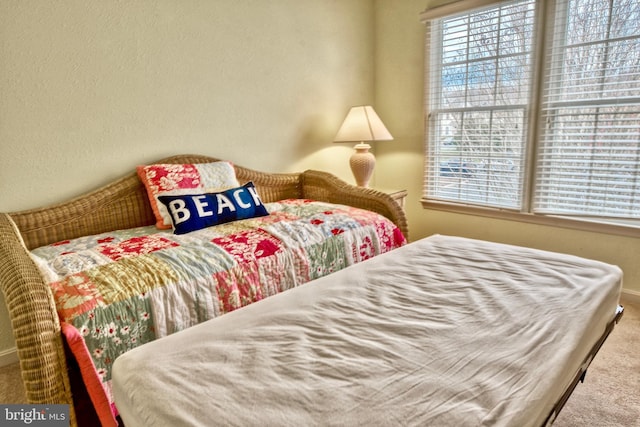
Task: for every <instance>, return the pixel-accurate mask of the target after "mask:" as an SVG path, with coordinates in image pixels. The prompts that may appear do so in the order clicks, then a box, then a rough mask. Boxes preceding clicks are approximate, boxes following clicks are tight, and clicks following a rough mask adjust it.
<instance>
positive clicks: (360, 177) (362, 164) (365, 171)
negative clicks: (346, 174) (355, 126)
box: [349, 142, 376, 187]
mask: <svg viewBox="0 0 640 427" xmlns="http://www.w3.org/2000/svg"><path fill="white" fill-rule="evenodd" d="M353 148H355V150H356V152H355V153H353V154H352V155H351V158H350V159H349V166H351V172H352V173H353V177H354V178H355V179H356V184H357V185H358V186H359V187H368V186H369V180H370V179H371V175H372V174H373V169H374V168H375V166H376V158H375V157H374V155H373V154H372V153H370V152H369V148H371V146H370V145H369V144H365V143H362V142H361V143H360V144H358V145H356V146H355V147H353Z"/></svg>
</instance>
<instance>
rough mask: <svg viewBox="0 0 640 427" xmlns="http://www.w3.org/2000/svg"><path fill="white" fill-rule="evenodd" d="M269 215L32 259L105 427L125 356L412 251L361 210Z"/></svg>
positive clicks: (293, 209) (98, 238)
mask: <svg viewBox="0 0 640 427" xmlns="http://www.w3.org/2000/svg"><path fill="white" fill-rule="evenodd" d="M267 209H268V211H269V213H270V215H268V216H265V217H259V218H254V219H249V220H243V221H237V222H233V223H228V224H224V225H219V226H216V227H211V228H206V229H203V230H199V231H195V232H192V233H188V234H184V235H174V234H173V233H172V232H171V231H170V230H158V229H156V228H155V226H150V227H141V228H135V229H128V230H120V231H114V232H110V233H105V234H100V235H95V236H87V237H82V238H78V239H74V240H71V241H62V242H57V243H54V244H52V245H49V246H45V247H41V248H38V249H35V250H33V251H32V258H33V259H34V261H35V262H36V264H37V265H38V266H39V268H40V270H41V272H42V274H43V276H44V278H45V280H47V282H48V283H50V286H51V290H52V292H53V296H54V300H55V302H56V307H57V311H58V315H59V317H60V320H61V322H62V326H63V333H64V334H65V336H66V338H67V341H68V342H69V344H70V347H71V349H72V352H73V353H74V356H75V357H76V359H77V360H78V362H79V364H80V366H81V371H82V375H83V379H84V381H85V383H86V384H87V389H88V391H89V394H90V396H91V398H92V401H93V403H94V405H95V406H96V410H97V412H98V415H99V416H100V417H101V420H102V421H105V418H110V417H111V418H112V419H113V416H114V415H115V414H116V410H115V408H114V406H113V397H112V391H111V367H112V364H113V362H114V361H115V359H116V358H117V357H118V356H119V355H121V354H123V353H124V352H126V351H128V350H131V349H133V348H135V347H138V346H140V345H142V344H144V343H147V342H150V341H153V340H155V339H157V338H160V337H163V336H166V335H169V334H172V333H174V332H177V331H180V330H183V329H185V328H188V327H190V326H192V325H195V324H198V323H201V322H203V321H205V320H208V319H211V318H214V317H217V316H219V315H221V314H224V313H227V312H230V311H232V310H235V309H237V308H240V307H243V306H245V305H247V304H250V303H252V302H255V301H259V300H261V299H264V298H266V297H268V296H271V295H274V294H277V293H279V292H282V291H285V290H287V289H289V288H293V287H295V286H298V285H300V284H303V283H305V282H308V281H310V280H312V279H315V278H318V277H321V276H325V275H327V274H329V273H331V272H334V271H337V270H340V269H342V268H344V267H346V266H348V265H351V264H354V263H357V262H360V261H363V260H366V259H369V258H371V257H373V256H375V255H378V254H381V253H385V252H388V251H390V250H392V249H394V248H397V247H400V246H403V245H404V244H405V243H406V241H405V238H404V236H403V235H402V233H401V232H400V230H399V229H398V228H397V227H396V226H395V225H394V224H393V223H392V222H390V221H389V220H387V219H386V218H384V217H382V216H380V215H378V214H376V213H373V212H369V211H365V210H361V209H356V208H352V207H348V206H343V205H331V204H327V203H323V202H317V201H311V200H297V199H296V200H293V199H292V200H284V201H280V202H277V203H270V204H267ZM105 408H107V409H105ZM105 412H109V413H108V414H105ZM107 424H108V423H107Z"/></svg>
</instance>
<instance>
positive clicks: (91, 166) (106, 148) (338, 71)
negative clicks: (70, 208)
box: [0, 0, 374, 362]
mask: <svg viewBox="0 0 640 427" xmlns="http://www.w3.org/2000/svg"><path fill="white" fill-rule="evenodd" d="M373 12H374V11H373V3H372V1H371V0H339V1H338V0H336V1H328V0H268V1H267V0H184V1H183V0H147V1H145V0H124V1H115V0H61V1H40V0H1V1H0V58H1V59H0V211H1V212H5V211H13V210H19V209H27V208H34V207H38V206H41V205H44V204H48V203H52V202H56V201H60V200H63V199H65V198H68V197H71V196H76V195H78V194H80V193H82V192H84V191H87V190H89V189H93V188H95V187H97V186H99V185H102V184H104V183H106V182H107V181H109V180H111V179H113V178H115V177H119V176H121V175H122V174H125V173H129V172H131V171H133V168H134V166H135V165H137V164H139V163H143V162H146V161H153V160H157V159H160V158H162V157H165V156H168V155H172V154H177V153H201V154H208V155H213V156H217V157H221V158H225V159H229V160H232V161H234V162H236V163H238V164H240V165H243V166H247V167H252V168H256V169H260V170H266V171H283V172H285V171H298V170H304V169H308V168H320V169H326V170H331V171H332V172H334V173H336V174H338V175H340V176H341V177H343V178H346V179H349V180H351V172H350V171H349V169H348V164H347V159H348V156H349V154H350V152H351V148H350V146H349V145H344V146H340V145H338V144H332V143H331V141H332V138H333V136H334V135H335V132H336V130H337V129H338V127H339V126H340V124H341V121H342V119H343V118H344V116H345V115H346V113H347V111H348V109H349V107H350V106H351V105H353V104H361V103H371V102H373V73H372V69H373V57H374V55H373V49H374V44H373V30H374V28H373V22H374V21H373ZM336 158H338V159H339V160H340V161H337V162H336V161H335V159H336ZM0 299H1V297H0ZM12 347H13V338H12V335H11V329H10V324H9V321H8V316H7V312H6V308H5V305H4V302H0V362H1V361H2V358H3V355H4V353H3V352H5V353H6V350H7V349H10V348H12Z"/></svg>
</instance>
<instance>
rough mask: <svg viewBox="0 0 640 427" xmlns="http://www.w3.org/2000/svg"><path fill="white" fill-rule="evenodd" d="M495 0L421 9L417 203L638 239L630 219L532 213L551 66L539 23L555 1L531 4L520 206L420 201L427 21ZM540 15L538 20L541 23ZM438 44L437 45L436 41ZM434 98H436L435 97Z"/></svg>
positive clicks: (639, 225)
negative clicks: (422, 66)
mask: <svg viewBox="0 0 640 427" xmlns="http://www.w3.org/2000/svg"><path fill="white" fill-rule="evenodd" d="M502 2H503V1H501V0H467V1H461V2H454V3H451V4H446V5H444V6H440V7H438V8H436V9H434V10H426V11H425V12H423V13H422V14H421V19H422V22H423V24H425V29H426V31H425V35H424V37H425V38H424V48H425V57H424V64H425V69H424V71H425V73H424V76H425V78H424V85H425V87H424V91H423V93H424V132H425V133H424V139H425V146H424V150H423V157H425V160H424V162H425V165H424V171H423V176H424V178H423V179H424V181H423V184H422V190H421V198H420V202H421V205H422V207H423V209H429V210H436V211H445V212H451V213H456V214H463V215H474V216H481V217H487V218H493V219H498V220H509V221H517V222H523V223H529V224H537V225H543V226H552V227H561V228H568V229H574V230H581V231H589V232H596V233H605V234H611V235H619V236H625V237H640V221H638V220H633V219H629V220H626V219H620V218H606V217H589V216H566V215H559V214H547V213H535V212H534V200H533V197H534V193H535V185H536V166H537V156H538V140H539V137H540V135H541V133H542V132H543V126H544V123H542V120H541V117H542V114H541V111H540V107H541V106H540V102H541V99H542V98H543V92H544V90H545V84H548V82H546V81H545V79H544V75H545V72H546V70H547V69H548V68H549V67H551V66H552V64H551V62H550V59H549V57H548V55H546V52H547V51H548V49H551V43H552V42H553V41H552V40H551V39H550V37H548V33H549V34H550V31H551V29H549V28H547V26H546V24H545V22H553V21H552V20H553V19H554V18H555V14H556V13H557V11H556V8H557V7H558V5H557V2H555V1H552V2H550V1H546V0H537V1H536V2H535V18H534V19H535V21H534V30H535V36H534V41H533V43H534V48H533V69H532V77H531V78H532V82H531V88H530V90H531V92H530V102H529V108H528V109H527V110H528V111H527V119H528V120H529V123H531V125H530V126H529V130H528V132H527V134H526V135H525V153H524V156H525V161H524V165H523V172H522V180H523V182H521V183H520V184H521V185H522V206H521V208H520V209H510V208H496V207H489V206H481V205H476V204H471V203H464V202H455V201H451V202H449V201H444V200H437V199H430V198H427V197H426V187H427V179H428V174H427V167H428V161H427V159H426V156H427V154H428V152H429V147H428V144H429V143H430V141H429V140H428V135H430V132H431V129H430V123H431V120H430V118H429V117H428V114H429V110H430V108H429V101H428V100H429V94H430V91H431V84H430V82H431V78H432V75H431V67H430V65H431V62H432V59H433V58H432V52H431V49H430V47H431V34H430V33H431V23H430V22H429V21H430V20H432V19H437V18H441V17H445V16H448V15H453V14H457V13H462V12H465V11H469V10H472V9H479V8H483V7H488V6H491V5H494V4H498V3H502ZM540 17H543V18H544V19H541V18H540ZM440 42H441V41H440ZM438 96H439V95H438Z"/></svg>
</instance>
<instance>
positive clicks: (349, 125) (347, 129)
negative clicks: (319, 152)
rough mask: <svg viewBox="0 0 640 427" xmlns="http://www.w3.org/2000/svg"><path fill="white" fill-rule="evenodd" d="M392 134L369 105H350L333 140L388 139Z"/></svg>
mask: <svg viewBox="0 0 640 427" xmlns="http://www.w3.org/2000/svg"><path fill="white" fill-rule="evenodd" d="M392 139H393V136H391V134H390V133H389V131H388V130H387V128H386V127H385V126H384V124H383V123H382V120H380V117H378V115H377V114H376V112H375V111H374V110H373V107H371V106H370V105H361V106H358V107H352V108H351V110H349V114H347V117H346V118H345V119H344V122H343V123H342V126H341V127H340V129H339V130H338V133H337V134H336V137H335V138H334V140H333V142H365V141H390V140H392Z"/></svg>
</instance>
